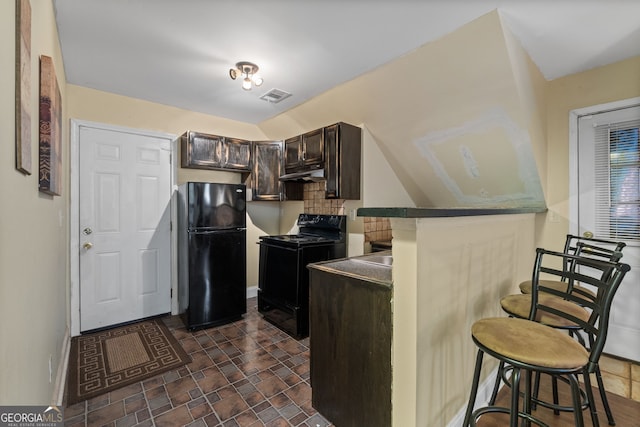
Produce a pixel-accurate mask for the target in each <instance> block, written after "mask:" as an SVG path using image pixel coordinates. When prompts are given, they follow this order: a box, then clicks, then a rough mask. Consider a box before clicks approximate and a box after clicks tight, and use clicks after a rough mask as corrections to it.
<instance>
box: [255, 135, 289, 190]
mask: <svg viewBox="0 0 640 427" xmlns="http://www.w3.org/2000/svg"><path fill="white" fill-rule="evenodd" d="M282 145H283V144H282V141H255V142H254V143H253V171H252V173H251V194H252V197H251V199H252V200H273V201H280V200H281V199H282V183H281V182H280V175H281V174H282Z"/></svg>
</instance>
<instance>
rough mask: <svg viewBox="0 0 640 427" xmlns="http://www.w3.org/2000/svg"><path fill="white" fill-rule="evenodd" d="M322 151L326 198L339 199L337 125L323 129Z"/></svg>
mask: <svg viewBox="0 0 640 427" xmlns="http://www.w3.org/2000/svg"><path fill="white" fill-rule="evenodd" d="M324 149H325V157H326V162H325V166H324V176H325V177H326V178H327V192H326V196H325V197H326V198H328V199H336V198H338V197H340V187H339V185H338V182H339V180H340V175H339V173H340V168H339V166H340V158H339V157H338V125H333V126H328V127H326V128H324Z"/></svg>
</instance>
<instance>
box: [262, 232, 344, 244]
mask: <svg viewBox="0 0 640 427" xmlns="http://www.w3.org/2000/svg"><path fill="white" fill-rule="evenodd" d="M260 240H261V241H264V242H277V243H281V244H290V245H296V246H303V245H313V244H323V243H333V242H335V239H329V238H326V237H322V236H310V235H303V234H283V235H281V236H261V237H260Z"/></svg>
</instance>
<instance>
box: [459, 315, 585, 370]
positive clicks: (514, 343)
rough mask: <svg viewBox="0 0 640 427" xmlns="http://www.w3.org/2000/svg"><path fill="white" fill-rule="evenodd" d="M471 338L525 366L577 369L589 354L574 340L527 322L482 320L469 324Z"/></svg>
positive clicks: (520, 320)
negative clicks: (470, 325)
mask: <svg viewBox="0 0 640 427" xmlns="http://www.w3.org/2000/svg"><path fill="white" fill-rule="evenodd" d="M471 334H472V335H473V337H474V338H475V339H476V340H477V341H478V342H479V343H480V344H481V345H483V346H484V347H486V348H487V349H489V350H491V351H493V352H495V353H498V354H500V355H502V356H505V357H507V358H509V359H512V360H517V361H520V362H523V363H526V364H529V365H535V366H539V367H543V368H551V369H579V368H581V367H582V366H584V365H586V364H587V363H588V362H589V353H588V352H587V350H586V349H585V348H584V347H583V346H582V345H580V343H578V342H577V341H576V340H574V339H573V338H571V337H570V336H568V335H567V334H565V333H563V332H561V331H560V330H558V329H553V328H550V327H549V326H545V325H542V324H540V323H537V322H532V321H530V320H525V319H515V318H508V317H494V318H488V319H482V320H479V321H477V322H476V323H474V324H473V326H472V327H471Z"/></svg>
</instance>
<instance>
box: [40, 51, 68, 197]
mask: <svg viewBox="0 0 640 427" xmlns="http://www.w3.org/2000/svg"><path fill="white" fill-rule="evenodd" d="M61 132H62V100H61V96H60V88H59V87H58V80H57V79H56V73H55V70H54V68H53V61H52V60H51V57H49V56H44V55H42V56H40V177H39V180H38V182H39V188H40V191H42V192H44V193H47V194H52V195H54V196H59V195H60V194H61V192H62V145H61V140H62V134H61Z"/></svg>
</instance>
